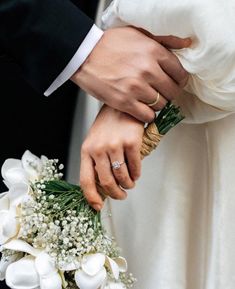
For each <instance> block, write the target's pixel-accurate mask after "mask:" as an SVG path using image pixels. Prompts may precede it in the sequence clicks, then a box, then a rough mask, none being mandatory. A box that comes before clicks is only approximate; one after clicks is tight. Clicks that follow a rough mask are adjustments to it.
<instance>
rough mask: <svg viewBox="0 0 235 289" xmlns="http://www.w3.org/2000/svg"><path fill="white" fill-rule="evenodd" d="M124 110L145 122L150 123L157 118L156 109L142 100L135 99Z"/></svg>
mask: <svg viewBox="0 0 235 289" xmlns="http://www.w3.org/2000/svg"><path fill="white" fill-rule="evenodd" d="M145 101H146V100H145ZM124 111H125V112H126V113H128V114H130V115H132V116H133V117H134V118H136V119H138V120H139V121H141V122H143V123H150V122H152V121H153V120H154V118H155V113H154V111H153V110H152V109H151V108H150V107H148V105H146V103H143V102H141V101H133V104H132V105H131V106H130V107H129V108H128V110H124Z"/></svg>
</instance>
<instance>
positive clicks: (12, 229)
mask: <svg viewBox="0 0 235 289" xmlns="http://www.w3.org/2000/svg"><path fill="white" fill-rule="evenodd" d="M0 220H1V223H0V244H5V243H6V242H7V241H8V240H10V239H11V238H13V237H15V236H16V235H17V234H18V232H19V229H20V225H19V222H18V220H17V219H16V215H15V213H14V212H10V211H0Z"/></svg>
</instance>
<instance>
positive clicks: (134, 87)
mask: <svg viewBox="0 0 235 289" xmlns="http://www.w3.org/2000/svg"><path fill="white" fill-rule="evenodd" d="M140 88H141V82H140V81H139V80H138V79H135V78H132V79H130V80H129V83H128V85H127V92H128V93H136V92H137V91H139V90H140Z"/></svg>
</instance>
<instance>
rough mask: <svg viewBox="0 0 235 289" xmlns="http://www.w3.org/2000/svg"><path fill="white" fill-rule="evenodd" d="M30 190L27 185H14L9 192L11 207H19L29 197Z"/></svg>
mask: <svg viewBox="0 0 235 289" xmlns="http://www.w3.org/2000/svg"><path fill="white" fill-rule="evenodd" d="M29 189H30V188H29V185H27V184H24V183H20V184H14V185H13V186H12V187H11V188H10V190H9V199H10V205H11V206H18V205H19V204H20V203H21V202H22V200H23V199H24V197H26V196H27V194H28V192H29Z"/></svg>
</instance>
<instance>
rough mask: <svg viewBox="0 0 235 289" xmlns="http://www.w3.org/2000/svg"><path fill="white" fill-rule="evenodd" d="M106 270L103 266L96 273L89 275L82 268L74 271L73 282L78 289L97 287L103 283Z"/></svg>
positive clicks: (95, 288) (96, 288)
mask: <svg viewBox="0 0 235 289" xmlns="http://www.w3.org/2000/svg"><path fill="white" fill-rule="evenodd" d="M106 276H107V272H106V270H105V268H104V267H103V268H102V269H101V270H100V271H99V272H98V273H97V274H96V275H94V276H90V275H88V274H86V273H85V272H84V271H83V270H77V271H76V272H75V282H76V284H77V286H78V287H79V288H80V289H98V288H100V286H101V285H102V284H103V283H104V281H105V279H106Z"/></svg>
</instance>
